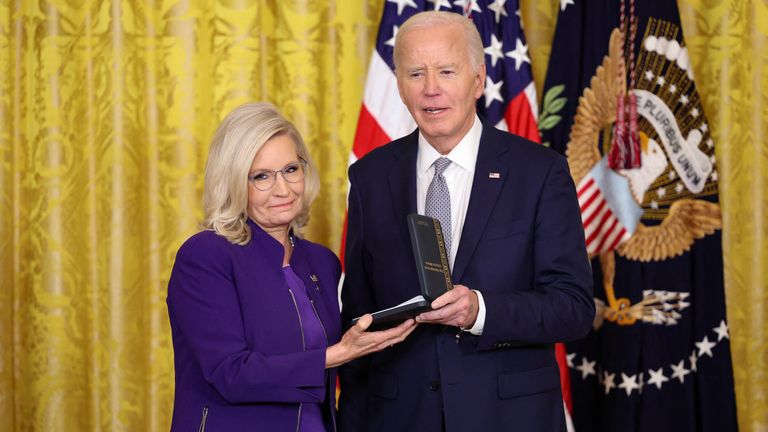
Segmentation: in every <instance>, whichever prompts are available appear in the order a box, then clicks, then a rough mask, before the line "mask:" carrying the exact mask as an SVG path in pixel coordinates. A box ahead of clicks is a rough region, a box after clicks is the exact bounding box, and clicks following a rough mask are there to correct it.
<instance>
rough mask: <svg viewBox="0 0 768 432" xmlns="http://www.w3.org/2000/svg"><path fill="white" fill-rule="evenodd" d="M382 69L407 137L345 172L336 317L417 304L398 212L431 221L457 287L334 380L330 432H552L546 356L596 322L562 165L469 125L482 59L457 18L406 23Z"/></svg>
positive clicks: (551, 365) (553, 366)
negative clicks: (336, 396)
mask: <svg viewBox="0 0 768 432" xmlns="http://www.w3.org/2000/svg"><path fill="white" fill-rule="evenodd" d="M394 58H395V67H396V75H397V83H398V88H399V91H400V96H401V98H402V99H403V102H404V103H405V105H406V106H407V107H408V110H409V111H410V113H411V115H412V116H413V118H414V119H415V120H416V123H417V124H418V126H419V127H418V129H417V130H416V131H414V132H413V133H412V134H410V135H409V136H406V137H404V138H402V139H398V140H395V141H393V142H391V143H389V144H388V145H386V146H383V147H381V148H379V149H377V150H374V151H372V152H371V153H369V154H368V155H367V156H365V157H364V158H362V159H361V160H360V161H358V162H357V163H355V164H354V165H352V167H351V168H350V170H349V177H350V182H351V185H352V187H351V190H350V195H349V221H348V231H347V250H346V257H345V259H346V279H345V281H344V285H343V288H342V303H343V312H342V318H343V319H344V320H345V322H348V321H349V320H350V319H351V318H353V317H356V316H360V315H362V314H363V313H366V312H372V311H375V310H379V309H383V308H387V307H391V306H394V305H396V304H399V303H401V302H402V301H404V300H407V299H409V298H411V297H413V296H415V295H417V294H418V293H419V284H418V280H417V275H416V269H415V265H414V258H413V254H412V252H411V247H410V240H409V236H408V229H407V226H406V215H407V214H408V213H411V212H419V213H422V214H427V215H431V216H434V217H437V218H438V219H440V221H441V224H442V225H443V231H444V233H445V240H446V244H447V246H448V249H449V250H450V257H449V261H450V263H451V268H452V278H453V281H454V282H455V285H454V289H453V290H451V291H449V292H448V293H446V294H444V295H443V296H441V297H439V298H438V299H436V300H435V301H434V302H433V303H432V307H433V308H434V310H433V311H431V312H426V313H423V314H421V315H420V316H419V317H417V321H418V322H420V323H421V324H420V325H419V328H417V329H416V330H415V331H414V333H413V334H412V335H411V336H410V337H409V338H408V339H406V340H405V341H404V342H402V343H400V344H397V345H395V346H393V347H391V348H389V349H387V350H384V351H382V352H380V353H377V354H374V355H371V356H370V357H368V358H364V359H361V360H360V361H357V362H354V363H350V364H349V365H348V366H346V367H342V368H341V369H340V376H341V399H340V402H339V409H340V416H339V425H340V429H341V430H342V431H343V432H349V431H354V432H360V431H398V432H401V431H419V432H430V431H435V432H439V431H441V430H442V431H449V432H454V431H484V432H487V431H508V430H514V431H536V432H542V431H562V430H565V424H564V415H563V402H562V395H561V390H560V381H559V372H558V367H557V363H556V361H555V354H554V343H555V342H556V341H564V340H570V339H576V338H580V337H582V336H584V335H585V334H586V333H587V332H588V331H589V328H590V325H591V323H592V320H593V318H594V313H595V311H594V303H593V300H592V298H593V297H592V276H591V270H590V267H589V261H588V259H587V254H586V250H585V246H584V232H583V230H582V225H581V218H580V214H579V205H578V201H577V199H576V192H575V188H574V185H573V181H572V180H571V177H570V174H569V172H568V167H567V164H566V161H565V159H564V158H563V157H561V156H560V155H558V154H556V153H555V152H553V151H551V150H549V149H547V148H544V147H541V146H539V145H537V144H534V143H531V142H528V141H526V140H524V139H522V138H520V137H517V136H514V135H510V134H508V133H506V132H502V131H499V130H496V129H494V127H493V126H492V125H489V124H486V123H483V122H481V121H480V119H479V118H478V117H477V114H476V109H475V102H476V101H477V99H478V98H479V97H480V96H481V95H482V94H483V87H484V83H485V64H484V61H483V60H484V58H483V46H482V42H481V41H480V36H479V34H478V33H477V30H476V29H475V27H474V25H473V24H472V23H471V21H469V20H467V19H465V18H463V17H462V16H461V15H458V14H453V13H446V12H425V13H421V14H417V15H415V16H413V17H412V18H410V19H409V20H408V21H406V23H404V24H403V26H402V27H401V28H400V29H399V32H398V35H397V39H396V42H395V53H394Z"/></svg>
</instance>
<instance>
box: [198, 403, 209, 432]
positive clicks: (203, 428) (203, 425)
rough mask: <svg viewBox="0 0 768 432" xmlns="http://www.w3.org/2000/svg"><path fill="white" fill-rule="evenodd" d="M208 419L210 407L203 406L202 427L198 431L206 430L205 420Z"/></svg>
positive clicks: (203, 431)
mask: <svg viewBox="0 0 768 432" xmlns="http://www.w3.org/2000/svg"><path fill="white" fill-rule="evenodd" d="M207 419H208V407H207V406H206V407H203V419H202V420H201V421H200V427H199V428H197V432H205V421H206V420H207Z"/></svg>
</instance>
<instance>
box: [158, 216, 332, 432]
mask: <svg viewBox="0 0 768 432" xmlns="http://www.w3.org/2000/svg"><path fill="white" fill-rule="evenodd" d="M248 225H249V226H250V227H251V232H252V239H251V241H250V242H249V243H248V244H247V245H245V246H238V245H234V244H232V243H229V242H228V241H227V240H226V239H225V238H224V237H221V236H219V235H217V234H215V233H214V232H212V231H203V232H200V233H197V234H195V235H193V236H192V237H190V238H189V240H187V241H186V242H185V243H184V244H183V245H182V246H181V248H180V249H179V252H178V253H177V255H176V262H175V264H174V266H173V271H172V273H171V279H170V281H169V283H168V298H167V303H168V315H169V317H170V321H171V330H172V333H173V350H174V357H175V358H174V365H175V368H176V394H175V399H174V408H173V423H172V425H171V430H172V431H202V430H207V431H235V430H237V431H240V430H249V431H292V432H293V431H296V430H297V424H298V422H299V419H300V416H301V406H302V404H303V403H319V402H321V401H322V402H323V405H322V406H323V419H324V423H325V425H326V429H327V430H329V431H332V430H335V427H336V426H335V399H336V385H335V383H336V371H335V370H333V369H332V370H328V371H326V370H325V349H319V350H310V351H306V352H303V350H302V328H301V323H300V320H299V315H298V309H297V307H296V304H295V303H294V301H293V298H292V297H291V293H289V292H288V286H287V284H286V282H285V278H284V276H283V271H282V260H283V247H282V245H281V244H280V243H279V242H277V241H276V240H275V239H273V238H272V237H270V236H269V235H268V234H267V233H266V232H264V230H262V229H261V228H260V227H259V226H258V225H256V224H255V223H254V222H252V221H251V220H248ZM295 243H296V245H295V248H294V251H293V255H292V256H291V263H290V264H291V267H292V268H293V270H294V271H295V272H296V274H297V275H298V276H299V277H300V278H301V279H302V280H303V281H304V284H305V285H306V286H307V288H308V290H307V291H308V292H309V295H310V298H311V299H312V300H313V301H314V304H315V306H316V310H317V314H318V316H319V318H320V321H321V322H322V325H323V327H324V329H325V332H326V334H327V336H328V339H329V340H328V345H332V344H334V343H336V342H338V341H339V339H340V335H341V321H340V318H339V305H338V300H337V299H338V297H337V295H338V294H337V289H338V288H337V287H338V282H339V276H340V273H341V266H340V264H339V260H338V258H336V256H335V255H334V254H333V252H331V251H330V250H328V249H327V248H325V247H323V246H320V245H317V244H315V243H312V242H309V241H306V240H301V239H296V241H295Z"/></svg>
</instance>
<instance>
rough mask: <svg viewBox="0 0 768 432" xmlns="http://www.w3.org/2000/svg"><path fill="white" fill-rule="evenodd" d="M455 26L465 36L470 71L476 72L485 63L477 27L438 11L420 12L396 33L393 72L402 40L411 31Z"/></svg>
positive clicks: (462, 18) (452, 15)
mask: <svg viewBox="0 0 768 432" xmlns="http://www.w3.org/2000/svg"><path fill="white" fill-rule="evenodd" d="M447 25H457V26H459V27H460V28H461V29H462V30H463V31H464V35H465V38H464V40H465V42H466V43H467V51H468V53H469V63H470V64H471V65H472V70H473V71H474V72H477V71H478V70H479V69H480V66H481V65H482V64H483V63H484V62H485V53H484V51H483V41H482V39H481V38H480V33H479V32H478V31H477V27H475V24H473V23H472V21H471V20H470V19H469V18H466V17H464V16H463V15H460V14H457V13H454V12H444V11H443V12H440V11H427V12H420V13H417V14H416V15H413V16H412V17H410V18H408V19H407V20H406V21H405V22H404V23H403V25H402V26H400V28H399V29H398V31H397V37H396V38H395V52H394V54H393V60H394V62H395V70H397V69H398V68H399V64H400V58H401V57H402V55H403V54H402V50H403V49H402V43H401V42H402V40H403V38H404V37H405V35H407V34H408V33H409V32H410V31H411V30H413V29H417V28H430V27H438V26H447Z"/></svg>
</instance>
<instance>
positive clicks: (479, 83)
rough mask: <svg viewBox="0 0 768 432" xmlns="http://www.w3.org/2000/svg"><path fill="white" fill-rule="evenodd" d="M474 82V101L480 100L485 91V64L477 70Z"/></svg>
mask: <svg viewBox="0 0 768 432" xmlns="http://www.w3.org/2000/svg"><path fill="white" fill-rule="evenodd" d="M475 80H476V82H475V85H476V87H475V99H480V96H482V95H483V91H485V62H483V64H481V65H480V67H479V68H478V69H477V74H476V75H475Z"/></svg>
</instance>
